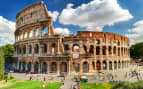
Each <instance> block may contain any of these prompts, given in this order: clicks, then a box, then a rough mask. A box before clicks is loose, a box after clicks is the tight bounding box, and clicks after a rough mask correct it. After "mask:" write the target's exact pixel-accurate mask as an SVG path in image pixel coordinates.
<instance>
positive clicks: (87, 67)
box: [82, 62, 89, 72]
mask: <svg viewBox="0 0 143 89" xmlns="http://www.w3.org/2000/svg"><path fill="white" fill-rule="evenodd" d="M82 67H83V72H89V65H88V62H84V63H83V65H82Z"/></svg>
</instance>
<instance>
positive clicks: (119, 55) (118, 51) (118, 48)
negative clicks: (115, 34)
mask: <svg viewBox="0 0 143 89" xmlns="http://www.w3.org/2000/svg"><path fill="white" fill-rule="evenodd" d="M118 56H120V47H119V48H118Z"/></svg>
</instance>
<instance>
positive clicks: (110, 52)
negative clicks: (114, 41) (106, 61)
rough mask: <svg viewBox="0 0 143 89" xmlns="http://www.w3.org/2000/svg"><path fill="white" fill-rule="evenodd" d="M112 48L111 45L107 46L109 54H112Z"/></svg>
mask: <svg viewBox="0 0 143 89" xmlns="http://www.w3.org/2000/svg"><path fill="white" fill-rule="evenodd" d="M111 50H112V48H111V46H109V55H111V54H112V51H111Z"/></svg>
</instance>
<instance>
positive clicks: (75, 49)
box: [72, 44, 80, 52]
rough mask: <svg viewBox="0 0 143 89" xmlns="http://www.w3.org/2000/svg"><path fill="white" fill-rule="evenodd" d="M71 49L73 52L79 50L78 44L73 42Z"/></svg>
mask: <svg viewBox="0 0 143 89" xmlns="http://www.w3.org/2000/svg"><path fill="white" fill-rule="evenodd" d="M72 51H73V52H80V46H79V45H78V44H73V47H72Z"/></svg>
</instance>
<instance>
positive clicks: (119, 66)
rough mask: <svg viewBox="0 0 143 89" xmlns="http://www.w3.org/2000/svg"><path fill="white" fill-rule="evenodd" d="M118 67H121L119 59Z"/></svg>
mask: <svg viewBox="0 0 143 89" xmlns="http://www.w3.org/2000/svg"><path fill="white" fill-rule="evenodd" d="M118 68H119V69H120V68H121V63H120V61H119V63H118Z"/></svg>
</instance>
